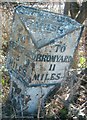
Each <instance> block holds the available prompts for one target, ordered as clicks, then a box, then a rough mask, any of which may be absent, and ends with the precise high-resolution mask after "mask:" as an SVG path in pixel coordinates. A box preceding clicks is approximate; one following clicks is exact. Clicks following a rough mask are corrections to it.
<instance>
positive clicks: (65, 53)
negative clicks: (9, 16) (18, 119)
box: [6, 6, 82, 113]
mask: <svg viewBox="0 0 87 120" xmlns="http://www.w3.org/2000/svg"><path fill="white" fill-rule="evenodd" d="M81 32H82V26H81V24H79V23H77V22H76V21H75V20H73V19H71V18H69V17H67V16H63V15H59V14H55V13H51V12H47V11H43V10H39V9H35V8H30V7H24V6H19V7H17V8H16V9H15V16H14V22H13V27H12V35H11V37H10V42H9V53H8V56H7V63H6V65H7V68H8V70H9V72H10V75H11V79H12V81H14V83H16V84H17V88H18V89H17V90H18V93H17V92H16V91H17V90H15V91H14V93H17V94H18V95H17V96H14V98H17V97H18V96H20V95H21V94H22V95H24V97H23V98H21V97H19V98H20V101H21V99H23V100H22V103H20V105H19V106H21V107H20V110H21V109H23V107H26V106H28V107H27V109H26V110H25V111H28V112H29V113H34V112H35V111H37V109H38V104H39V100H40V98H41V100H42V101H44V99H45V98H46V96H47V95H48V93H49V92H50V91H52V90H53V89H54V88H55V85H59V86H60V84H61V83H62V81H63V80H64V79H65V78H64V77H65V76H64V74H65V70H66V69H69V66H70V63H71V62H72V59H73V54H74V51H75V49H76V46H77V44H78V41H79V38H80V34H81ZM13 87H14V86H13ZM20 88H21V90H20ZM26 101H27V102H26ZM25 103H26V104H25ZM42 103H43V102H42ZM21 111H22V110H21Z"/></svg>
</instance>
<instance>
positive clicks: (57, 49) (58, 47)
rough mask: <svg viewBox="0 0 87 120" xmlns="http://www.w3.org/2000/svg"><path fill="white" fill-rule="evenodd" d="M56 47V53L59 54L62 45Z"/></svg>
mask: <svg viewBox="0 0 87 120" xmlns="http://www.w3.org/2000/svg"><path fill="white" fill-rule="evenodd" d="M55 46H56V51H55V52H58V51H59V49H60V48H61V45H59V44H58V45H55Z"/></svg>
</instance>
